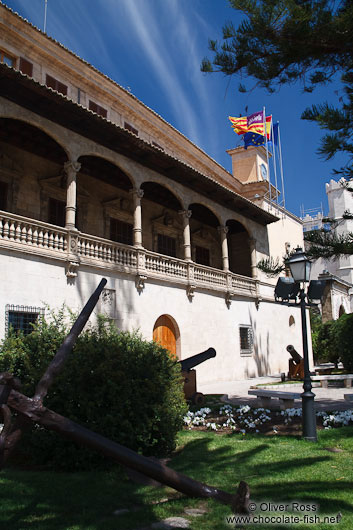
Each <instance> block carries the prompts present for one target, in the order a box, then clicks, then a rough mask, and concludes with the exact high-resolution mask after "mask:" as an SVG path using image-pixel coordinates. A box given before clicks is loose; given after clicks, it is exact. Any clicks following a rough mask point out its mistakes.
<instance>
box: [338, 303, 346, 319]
mask: <svg viewBox="0 0 353 530" xmlns="http://www.w3.org/2000/svg"><path fill="white" fill-rule="evenodd" d="M345 314H346V312H345V310H344V307H343V305H342V304H341V305H340V308H339V311H338V318H340V317H341V316H342V315H345Z"/></svg>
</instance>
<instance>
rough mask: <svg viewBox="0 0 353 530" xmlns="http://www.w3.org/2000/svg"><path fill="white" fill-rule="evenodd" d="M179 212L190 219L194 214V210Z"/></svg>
mask: <svg viewBox="0 0 353 530" xmlns="http://www.w3.org/2000/svg"><path fill="white" fill-rule="evenodd" d="M178 214H179V215H181V216H182V217H184V218H185V219H190V217H191V216H192V211H191V210H179V211H178Z"/></svg>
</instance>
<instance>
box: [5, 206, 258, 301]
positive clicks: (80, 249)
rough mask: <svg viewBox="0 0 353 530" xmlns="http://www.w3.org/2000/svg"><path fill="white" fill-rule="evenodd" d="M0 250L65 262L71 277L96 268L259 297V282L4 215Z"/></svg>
mask: <svg viewBox="0 0 353 530" xmlns="http://www.w3.org/2000/svg"><path fill="white" fill-rule="evenodd" d="M0 246H1V247H5V248H9V249H12V250H17V251H21V252H26V253H32V254H37V255H41V256H44V257H45V256H50V257H55V258H57V259H59V260H62V261H65V262H67V263H68V264H69V266H70V267H71V269H70V270H71V272H70V273H67V274H68V276H75V275H76V273H75V272H73V270H75V267H76V268H78V267H79V266H80V265H92V266H95V267H98V268H102V269H107V268H108V269H111V270H116V271H117V272H118V271H124V272H126V273H129V274H133V275H135V276H136V275H137V276H139V277H142V278H156V279H159V280H161V281H167V282H173V283H179V284H184V285H186V286H189V287H191V288H192V289H197V288H205V289H211V290H215V291H222V292H225V293H228V294H230V295H238V296H239V295H240V296H246V297H251V298H257V297H258V282H257V281H256V280H253V279H252V278H248V277H246V276H240V275H238V274H234V273H231V272H226V271H222V270H219V269H214V268H212V267H206V266H204V265H198V264H197V263H193V262H188V261H185V260H181V259H178V258H173V257H169V256H163V255H161V254H158V253H156V252H151V251H150V250H146V249H137V248H134V247H131V246H129V245H123V244H120V243H115V242H113V241H110V240H108V239H104V238H100V237H96V236H93V235H89V234H83V233H81V232H79V231H73V230H71V231H69V230H67V229H65V228H61V227H58V226H53V225H50V224H48V223H43V222H42V221H36V220H33V219H29V218H26V217H22V216H20V215H16V214H12V213H8V212H4V211H0ZM72 267H74V269H72Z"/></svg>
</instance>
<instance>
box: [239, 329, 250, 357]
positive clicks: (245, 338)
mask: <svg viewBox="0 0 353 530" xmlns="http://www.w3.org/2000/svg"><path fill="white" fill-rule="evenodd" d="M239 338H240V353H241V354H242V355H251V354H252V351H253V332H252V328H251V326H239Z"/></svg>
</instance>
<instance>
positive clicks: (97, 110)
mask: <svg viewBox="0 0 353 530" xmlns="http://www.w3.org/2000/svg"><path fill="white" fill-rule="evenodd" d="M89 110H92V111H93V112H95V113H96V114H99V116H102V117H103V118H106V117H107V109H105V108H104V107H101V106H100V105H98V104H97V103H95V102H94V101H91V100H89Z"/></svg>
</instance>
